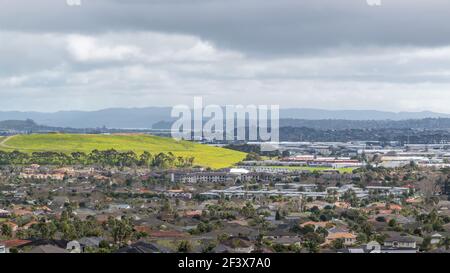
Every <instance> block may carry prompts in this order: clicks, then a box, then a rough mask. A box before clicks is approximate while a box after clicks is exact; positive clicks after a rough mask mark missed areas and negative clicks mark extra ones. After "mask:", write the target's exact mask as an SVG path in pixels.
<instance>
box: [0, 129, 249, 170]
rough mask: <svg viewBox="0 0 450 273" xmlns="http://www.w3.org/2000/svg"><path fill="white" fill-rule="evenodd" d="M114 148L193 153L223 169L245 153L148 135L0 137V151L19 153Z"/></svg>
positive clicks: (207, 164) (199, 162)
mask: <svg viewBox="0 0 450 273" xmlns="http://www.w3.org/2000/svg"><path fill="white" fill-rule="evenodd" d="M95 149H97V150H107V149H115V150H117V151H134V152H135V153H137V154H140V153H142V152H144V151H149V152H151V153H152V154H157V153H160V152H163V153H168V152H172V153H173V154H174V155H176V156H184V157H187V156H193V157H194V158H195V161H194V164H196V165H200V166H205V167H211V168H214V169H218V168H226V167H230V166H232V165H234V164H235V163H237V162H239V161H241V160H242V159H244V158H245V156H246V154H245V153H242V152H238V151H232V150H229V149H224V148H219V147H212V146H207V145H202V144H198V143H193V142H189V141H177V140H174V139H172V138H164V137H157V136H149V135H137V134H135V135H132V134H130V135H124V134H123V135H81V134H33V135H16V136H12V137H7V138H1V139H0V150H4V151H13V150H18V151H21V152H28V153H31V152H39V151H56V152H66V153H70V152H75V151H78V152H86V153H88V152H91V151H92V150H95Z"/></svg>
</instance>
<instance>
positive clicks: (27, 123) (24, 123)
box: [0, 119, 42, 131]
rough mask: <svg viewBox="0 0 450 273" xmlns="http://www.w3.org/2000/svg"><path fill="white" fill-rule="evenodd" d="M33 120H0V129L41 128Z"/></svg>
mask: <svg viewBox="0 0 450 273" xmlns="http://www.w3.org/2000/svg"><path fill="white" fill-rule="evenodd" d="M41 128H42V126H40V125H37V124H36V123H35V122H34V121H33V120H31V119H27V120H3V121H0V130H16V131H34V130H38V129H41Z"/></svg>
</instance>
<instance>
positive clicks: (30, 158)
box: [0, 149, 194, 168]
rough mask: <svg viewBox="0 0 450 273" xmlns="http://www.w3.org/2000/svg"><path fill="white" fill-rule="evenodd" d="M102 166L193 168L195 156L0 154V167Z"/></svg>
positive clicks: (164, 154)
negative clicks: (27, 165) (33, 165)
mask: <svg viewBox="0 0 450 273" xmlns="http://www.w3.org/2000/svg"><path fill="white" fill-rule="evenodd" d="M26 164H40V165H57V166H64V165H102V166H117V167H134V166H141V167H148V168H172V167H178V168H186V167H192V166H193V164H194V157H182V156H175V155H174V154H173V153H171V152H168V153H158V154H156V155H153V154H151V153H150V152H147V151H145V152H143V153H142V154H140V155H138V154H136V153H135V152H133V151H124V152H122V151H116V150H114V149H109V150H105V151H99V150H93V151H91V152H90V153H84V152H72V153H63V152H51V151H45V152H33V153H31V154H29V153H23V152H20V151H13V152H6V151H0V165H26Z"/></svg>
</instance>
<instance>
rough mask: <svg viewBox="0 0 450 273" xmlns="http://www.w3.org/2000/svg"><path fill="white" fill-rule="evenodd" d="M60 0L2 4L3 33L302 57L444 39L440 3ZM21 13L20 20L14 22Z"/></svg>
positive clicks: (444, 12)
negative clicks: (173, 42)
mask: <svg viewBox="0 0 450 273" xmlns="http://www.w3.org/2000/svg"><path fill="white" fill-rule="evenodd" d="M382 3H383V5H382V6H381V7H370V6H368V5H367V3H366V1H365V0H339V1H336V0H302V1H298V0H277V1H260V0H190V1H180V0H164V1H161V0H157V1H154V0H147V1H143V0H127V1H119V0H83V4H82V6H81V7H69V6H67V5H66V4H65V0H39V1H28V0H15V1H6V3H3V6H2V9H0V25H2V27H3V28H5V29H10V30H21V31H23V30H28V31H38V32H42V31H50V32H85V33H95V32H104V31H112V30H113V31H130V30H140V31H159V32H171V33H186V34H189V35H194V36H198V37H201V38H203V39H206V40H210V41H213V42H214V43H216V45H217V46H219V47H226V48H230V49H233V50H239V51H243V52H245V53H246V54H248V55H259V54H264V55H266V54H270V55H291V54H305V53H308V52H311V51H316V50H319V49H321V50H323V49H327V48H333V47H336V46H340V45H356V46H367V45H383V46H385V45H391V46H401V45H415V46H442V45H446V44H449V42H450V28H447V27H445V25H446V24H447V18H448V17H449V16H450V2H448V1H447V0H428V1H410V0H383V1H382ZM18 18H20V20H17V19H18Z"/></svg>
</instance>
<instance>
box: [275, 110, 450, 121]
mask: <svg viewBox="0 0 450 273" xmlns="http://www.w3.org/2000/svg"><path fill="white" fill-rule="evenodd" d="M280 117H281V118H291V119H306V120H319V119H341V120H342V119H343V120H406V119H424V118H450V114H443V113H435V112H430V111H423V112H398V113H396V112H386V111H376V110H320V109H282V110H281V111H280Z"/></svg>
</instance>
